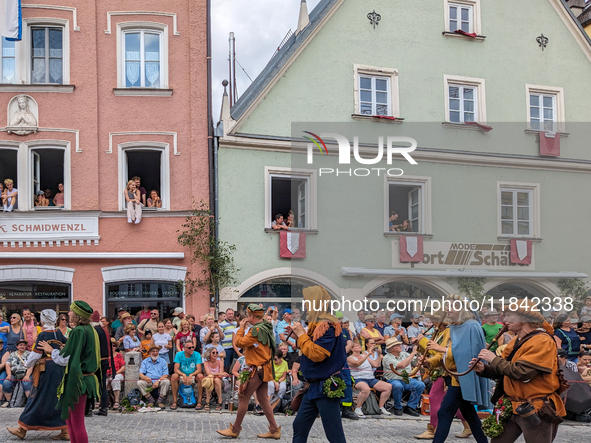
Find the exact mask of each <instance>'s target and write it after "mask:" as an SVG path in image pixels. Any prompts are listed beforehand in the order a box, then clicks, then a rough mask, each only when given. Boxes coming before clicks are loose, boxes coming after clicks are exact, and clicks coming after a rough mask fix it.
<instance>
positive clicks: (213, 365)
mask: <svg viewBox="0 0 591 443" xmlns="http://www.w3.org/2000/svg"><path fill="white" fill-rule="evenodd" d="M203 367H204V369H205V377H204V378H203V382H202V383H203V387H204V388H205V408H204V409H205V410H206V411H209V409H210V398H211V393H212V392H213V390H214V389H215V392H216V394H217V397H218V403H217V405H216V406H215V410H216V411H221V410H222V378H224V377H228V374H227V373H226V372H224V360H223V359H221V358H219V351H218V350H217V348H214V347H210V348H208V349H206V350H205V352H204V354H203Z"/></svg>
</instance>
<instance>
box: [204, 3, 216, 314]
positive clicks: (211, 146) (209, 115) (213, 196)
mask: <svg viewBox="0 0 591 443" xmlns="http://www.w3.org/2000/svg"><path fill="white" fill-rule="evenodd" d="M206 14H207V19H206V20H207V57H206V60H207V148H208V154H209V155H208V162H209V208H210V210H211V208H212V206H213V208H214V209H213V213H214V214H213V215H214V217H215V220H216V222H215V227H214V230H213V233H211V234H210V235H213V236H214V238H215V239H216V240H217V238H218V232H217V207H216V206H215V202H214V200H215V199H216V198H217V191H216V190H215V185H214V182H215V180H216V178H217V177H216V171H215V168H214V158H213V157H214V155H215V154H214V139H213V115H212V104H211V103H212V102H211V100H212V83H211V82H212V80H211V0H206ZM218 296H219V293H218V290H217V288H216V290H215V293H214V296H213V299H211V298H210V300H209V305H210V307H212V306H213V307H215V309H216V311H217V308H218ZM210 297H211V295H210Z"/></svg>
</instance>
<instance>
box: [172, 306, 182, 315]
mask: <svg viewBox="0 0 591 443" xmlns="http://www.w3.org/2000/svg"><path fill="white" fill-rule="evenodd" d="M182 313H183V308H181V307H178V308H174V311H173V312H172V315H179V314H182Z"/></svg>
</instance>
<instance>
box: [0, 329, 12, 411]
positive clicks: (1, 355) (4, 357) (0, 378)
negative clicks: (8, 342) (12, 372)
mask: <svg viewBox="0 0 591 443" xmlns="http://www.w3.org/2000/svg"><path fill="white" fill-rule="evenodd" d="M8 357H10V352H8V349H6V346H4V340H3V339H2V338H0V405H2V403H3V402H4V394H3V393H2V384H3V382H4V380H6V362H7V361H8Z"/></svg>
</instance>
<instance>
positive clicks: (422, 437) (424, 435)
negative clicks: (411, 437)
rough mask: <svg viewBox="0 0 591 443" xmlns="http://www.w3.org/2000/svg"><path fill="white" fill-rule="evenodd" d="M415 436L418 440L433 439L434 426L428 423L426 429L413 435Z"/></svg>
mask: <svg viewBox="0 0 591 443" xmlns="http://www.w3.org/2000/svg"><path fill="white" fill-rule="evenodd" d="M415 438H418V439H419V440H433V438H435V428H434V427H433V425H432V424H431V423H428V424H427V430H426V431H425V432H423V433H422V434H419V435H415Z"/></svg>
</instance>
